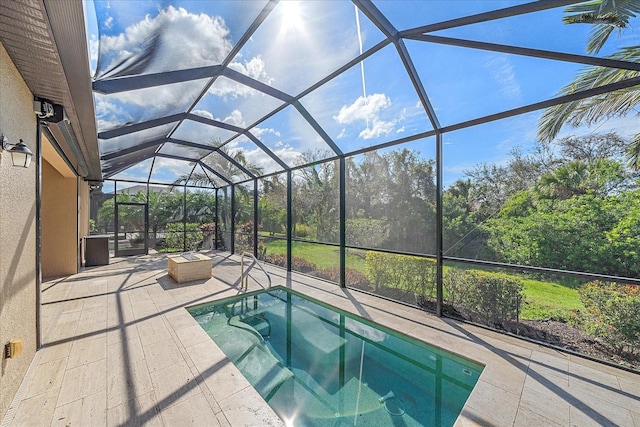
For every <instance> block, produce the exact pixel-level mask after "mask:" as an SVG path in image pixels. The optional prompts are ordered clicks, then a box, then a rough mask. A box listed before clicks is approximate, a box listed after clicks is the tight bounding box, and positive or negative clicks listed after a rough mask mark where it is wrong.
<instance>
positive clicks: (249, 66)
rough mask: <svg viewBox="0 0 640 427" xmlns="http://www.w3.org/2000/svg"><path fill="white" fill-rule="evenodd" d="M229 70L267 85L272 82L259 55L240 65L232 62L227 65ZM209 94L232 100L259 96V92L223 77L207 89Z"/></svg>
mask: <svg viewBox="0 0 640 427" xmlns="http://www.w3.org/2000/svg"><path fill="white" fill-rule="evenodd" d="M229 68H231V69H233V70H235V71H237V72H239V73H241V74H244V75H246V76H249V77H251V78H252V79H255V80H258V81H260V82H262V83H265V84H268V85H270V84H272V83H273V80H274V79H273V78H271V77H269V75H268V74H267V72H266V71H265V63H264V60H263V59H262V57H261V56H260V55H258V56H255V57H253V58H251V59H250V60H249V61H244V62H242V63H241V62H237V61H234V62H232V63H230V64H229ZM209 93H211V94H212V95H216V96H219V97H225V96H229V97H231V98H233V99H236V98H239V97H241V96H244V97H249V96H255V95H257V94H261V93H260V92H258V91H256V90H255V89H253V88H251V87H249V86H245V85H243V84H240V83H238V82H236V81H234V80H231V79H227V78H224V77H220V78H218V79H217V80H216V82H215V83H214V84H213V85H212V86H211V88H210V89H209Z"/></svg>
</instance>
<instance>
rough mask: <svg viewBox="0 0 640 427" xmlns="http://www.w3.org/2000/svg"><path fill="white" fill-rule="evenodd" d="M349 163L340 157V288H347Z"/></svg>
mask: <svg viewBox="0 0 640 427" xmlns="http://www.w3.org/2000/svg"><path fill="white" fill-rule="evenodd" d="M346 180H347V161H346V159H345V158H344V157H340V287H341V288H345V287H346V286H347V283H346V276H347V274H346V270H347V248H346V245H347V190H346V188H347V183H346Z"/></svg>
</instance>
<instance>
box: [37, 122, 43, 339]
mask: <svg viewBox="0 0 640 427" xmlns="http://www.w3.org/2000/svg"><path fill="white" fill-rule="evenodd" d="M41 290H42V124H41V123H40V119H39V118H38V117H36V349H40V348H41V347H42V318H41V315H40V310H41V308H42V307H41V305H40V304H41V299H40V296H41Z"/></svg>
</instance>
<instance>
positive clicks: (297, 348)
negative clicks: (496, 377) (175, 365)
mask: <svg viewBox="0 0 640 427" xmlns="http://www.w3.org/2000/svg"><path fill="white" fill-rule="evenodd" d="M188 310H189V312H190V313H191V315H192V316H193V317H194V318H195V319H196V320H197V321H198V323H199V324H200V325H201V326H202V327H203V328H204V330H205V331H207V333H208V334H209V336H210V337H211V338H212V339H213V340H214V341H215V342H216V344H217V345H218V346H219V347H220V348H221V349H222V350H223V351H224V353H225V354H226V355H227V357H229V359H230V360H231V361H232V362H233V363H234V364H235V365H236V366H237V367H238V369H239V370H240V371H241V372H242V374H243V375H244V376H245V377H246V378H247V379H248V380H249V382H250V383H251V384H252V385H253V386H254V387H255V388H256V390H258V392H259V393H260V395H261V396H262V397H263V398H264V399H265V400H266V401H267V402H268V403H269V405H270V406H271V407H272V408H273V409H274V410H275V411H276V413H277V414H278V415H279V416H280V417H281V418H282V419H283V420H284V421H285V423H286V425H287V426H376V427H379V426H387V425H388V426H451V425H453V423H454V422H455V420H456V418H457V417H458V414H459V413H460V411H461V409H462V407H463V406H464V403H465V402H466V400H467V398H468V397H469V394H470V393H471V390H472V389H473V387H474V385H475V384H476V382H477V380H478V377H479V376H480V373H481V372H482V366H481V365H478V364H477V363H474V362H471V361H469V360H466V359H463V358H461V357H458V356H456V355H454V354H451V353H449V352H446V351H443V350H441V349H437V348H435V347H431V346H429V345H426V344H424V343H422V342H419V341H416V340H413V339H410V338H409V337H407V336H404V335H402V334H399V333H397V332H393V331H391V330H388V329H386V328H382V327H380V326H378V325H374V324H372V323H370V322H368V321H365V320H364V319H361V318H359V317H357V316H354V315H352V314H348V313H346V312H343V311H340V310H337V309H334V308H332V307H329V306H326V305H324V304H321V303H319V302H315V301H312V300H310V299H308V298H306V297H303V296H301V295H299V294H297V293H294V292H291V291H288V290H285V289H283V288H272V289H271V290H270V291H269V292H260V293H253V294H245V295H242V296H239V297H235V298H233V299H226V300H221V301H216V302H215V303H209V304H204V305H200V306H195V307H191V308H189V309H188Z"/></svg>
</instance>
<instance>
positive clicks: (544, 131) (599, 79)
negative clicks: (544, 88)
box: [538, 46, 640, 142]
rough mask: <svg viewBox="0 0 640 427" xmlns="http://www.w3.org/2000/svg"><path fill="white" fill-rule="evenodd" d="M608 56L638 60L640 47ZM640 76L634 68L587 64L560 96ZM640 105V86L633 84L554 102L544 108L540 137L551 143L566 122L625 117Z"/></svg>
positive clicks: (629, 48) (631, 60) (576, 123)
mask: <svg viewBox="0 0 640 427" xmlns="http://www.w3.org/2000/svg"><path fill="white" fill-rule="evenodd" d="M608 58H611V59H617V60H623V61H630V62H638V61H639V60H640V47H639V46H632V47H628V48H624V49H622V50H620V51H619V52H616V53H615V54H613V55H610V56H609V57H608ZM639 75H640V72H638V71H632V70H621V69H618V68H606V67H588V68H586V69H585V71H584V72H582V73H581V74H579V75H578V76H577V77H576V78H575V80H574V81H573V82H571V83H570V84H568V85H567V86H565V87H563V88H562V89H561V90H560V92H559V93H558V95H561V96H562V95H569V94H573V93H578V92H582V91H585V90H588V89H592V88H595V87H600V86H603V85H607V84H611V83H617V82H621V81H623V80H627V79H630V78H632V77H637V76H639ZM638 104H640V86H632V87H629V88H625V89H620V90H617V91H614V92H609V93H606V94H602V95H596V96H593V97H590V98H585V99H581V100H578V101H573V102H568V103H565V104H559V105H554V106H552V107H549V108H547V109H546V110H545V111H544V113H543V114H542V117H541V118H540V121H539V122H538V139H539V140H540V141H542V142H550V141H551V140H553V139H554V138H555V137H556V136H557V135H558V133H559V132H560V130H561V128H562V126H563V125H564V124H565V123H568V124H570V125H572V126H579V125H581V124H586V125H590V124H593V123H596V122H598V121H599V120H602V119H605V118H610V117H615V116H623V115H625V114H627V113H629V112H630V111H632V109H633V108H634V107H635V106H637V105H638Z"/></svg>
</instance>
